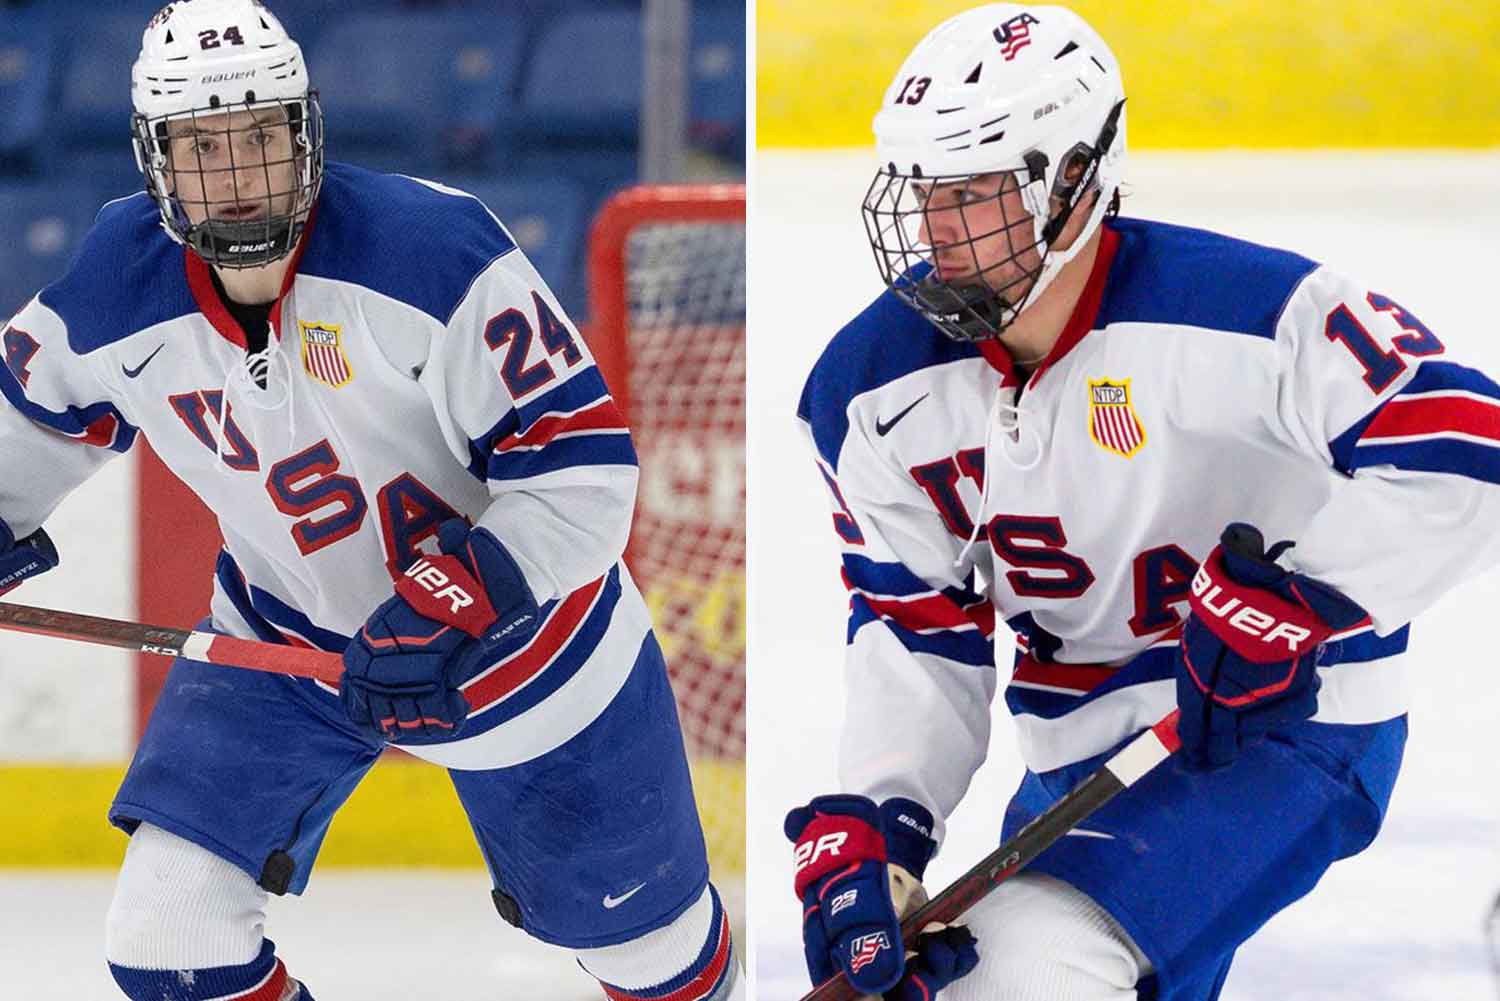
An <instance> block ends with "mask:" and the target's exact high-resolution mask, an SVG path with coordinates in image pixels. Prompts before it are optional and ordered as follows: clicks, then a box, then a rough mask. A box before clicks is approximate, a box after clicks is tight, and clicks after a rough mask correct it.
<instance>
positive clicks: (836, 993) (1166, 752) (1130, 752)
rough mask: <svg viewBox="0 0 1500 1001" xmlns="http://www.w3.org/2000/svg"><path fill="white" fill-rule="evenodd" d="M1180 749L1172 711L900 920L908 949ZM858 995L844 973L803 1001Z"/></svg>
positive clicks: (840, 1000) (848, 1000)
mask: <svg viewBox="0 0 1500 1001" xmlns="http://www.w3.org/2000/svg"><path fill="white" fill-rule="evenodd" d="M1179 746H1181V745H1180V743H1179V741H1178V740H1177V710H1175V709H1174V710H1172V712H1171V714H1170V715H1168V716H1167V717H1165V718H1164V719H1162V720H1161V722H1159V723H1157V724H1156V725H1155V726H1153V727H1152V728H1151V729H1149V730H1147V731H1146V732H1145V733H1143V734H1141V735H1140V736H1139V737H1136V738H1135V739H1134V740H1132V741H1131V742H1130V743H1128V744H1126V745H1125V746H1124V747H1122V748H1120V750H1119V751H1117V752H1116V753H1115V754H1114V755H1113V756H1112V757H1111V758H1110V759H1109V760H1108V761H1106V762H1105V763H1104V764H1103V765H1102V766H1101V767H1100V768H1099V770H1098V771H1096V772H1094V774H1092V775H1090V776H1089V777H1088V778H1086V779H1084V780H1083V781H1082V782H1080V783H1079V784H1078V785H1077V786H1076V787H1075V788H1074V789H1073V790H1072V791H1070V792H1069V793H1068V794H1067V795H1066V796H1064V797H1063V798H1062V799H1060V800H1058V801H1057V802H1056V803H1053V804H1052V805H1051V806H1049V807H1048V808H1047V809H1046V810H1043V811H1042V812H1041V813H1040V814H1038V815H1037V816H1036V817H1035V818H1034V819H1033V820H1032V821H1031V823H1029V824H1027V825H1026V826H1025V827H1023V828H1021V830H1020V831H1018V832H1016V836H1015V837H1013V838H1011V839H1010V840H1009V841H1007V842H1005V844H1003V845H1001V846H1000V847H999V848H996V849H995V850H994V851H992V852H990V853H989V854H988V855H986V856H985V857H984V858H983V859H982V860H981V861H980V863H979V864H978V865H976V866H975V867H974V868H972V869H970V870H969V871H968V872H966V873H964V874H963V875H962V876H960V877H958V879H957V880H955V881H954V882H953V883H951V884H950V885H949V886H948V887H947V888H946V889H944V890H943V891H942V892H941V893H939V894H938V895H937V896H935V897H933V898H932V899H931V900H929V901H928V902H927V903H926V904H925V905H923V906H922V907H920V908H918V909H917V910H916V911H914V912H913V913H912V914H910V915H908V916H907V918H906V920H905V921H903V922H901V941H902V943H903V944H904V945H908V946H909V945H912V944H913V943H914V942H915V941H916V938H917V935H918V934H919V933H920V932H921V931H922V929H923V928H926V927H927V926H928V925H930V924H932V923H933V922H937V923H938V924H951V923H952V922H953V921H954V920H955V919H957V918H958V917H959V916H961V915H962V914H963V913H964V912H965V911H967V910H968V909H969V908H971V907H973V906H974V905H975V904H976V903H978V902H979V901H980V900H982V899H983V898H984V897H986V896H988V895H989V894H990V891H992V890H994V889H995V887H997V886H999V885H1000V884H1001V883H1003V882H1005V881H1006V880H1007V879H1009V878H1010V877H1012V876H1014V875H1015V874H1016V873H1017V872H1019V871H1020V870H1021V869H1022V868H1023V867H1025V866H1026V865H1027V864H1028V863H1029V862H1031V860H1032V859H1034V858H1036V857H1037V856H1038V855H1040V854H1041V853H1042V852H1043V851H1045V850H1046V849H1047V848H1049V847H1051V846H1052V845H1053V844H1054V843H1055V842H1056V841H1058V840H1059V839H1060V838H1061V837H1062V836H1063V835H1065V834H1067V833H1068V832H1069V831H1071V830H1072V829H1073V828H1074V827H1077V826H1078V825H1079V824H1081V823H1083V822H1084V821H1085V820H1086V819H1088V817H1089V816H1090V815H1092V814H1093V813H1094V811H1096V810H1098V809H1099V808H1100V807H1101V806H1103V805H1104V804H1105V803H1108V802H1109V801H1110V800H1112V799H1114V798H1115V796H1116V794H1118V793H1119V792H1121V791H1122V790H1125V789H1128V788H1130V787H1131V786H1132V785H1134V784H1135V782H1136V780H1137V779H1139V778H1140V777H1141V776H1142V775H1145V774H1146V773H1147V772H1149V771H1150V770H1151V769H1153V768H1155V767H1156V766H1157V765H1159V764H1161V763H1162V762H1163V761H1165V760H1166V759H1167V758H1168V757H1169V756H1170V755H1171V754H1172V753H1173V752H1174V751H1176V750H1177V748H1178V747H1179ZM858 997H860V993H859V992H858V991H856V990H855V989H854V988H853V987H851V986H850V985H849V978H848V977H846V976H845V975H844V973H843V971H840V972H839V973H838V975H837V976H834V977H831V978H829V979H828V980H825V981H824V982H823V983H821V984H819V985H818V986H817V987H815V988H813V989H812V991H810V992H809V993H807V994H805V995H804V996H803V997H802V1001H854V999H856V998H858Z"/></svg>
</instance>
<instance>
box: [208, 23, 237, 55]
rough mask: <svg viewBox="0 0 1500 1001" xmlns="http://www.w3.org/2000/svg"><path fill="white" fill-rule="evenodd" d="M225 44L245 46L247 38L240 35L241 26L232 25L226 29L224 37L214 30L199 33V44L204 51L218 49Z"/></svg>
mask: <svg viewBox="0 0 1500 1001" xmlns="http://www.w3.org/2000/svg"><path fill="white" fill-rule="evenodd" d="M224 42H228V43H229V44H230V45H244V44H245V36H244V35H241V34H240V26H239V25H237V24H232V25H230V26H229V27H227V28H225V29H224V34H223V35H222V36H221V35H220V34H219V33H218V32H217V31H214V30H213V29H212V28H210V29H209V30H207V31H200V32H198V44H199V45H200V46H202V47H203V48H204V49H217V48H218V47H219V46H220V45H223V44H224Z"/></svg>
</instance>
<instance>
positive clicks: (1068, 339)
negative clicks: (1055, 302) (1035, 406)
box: [1031, 222, 1120, 386]
mask: <svg viewBox="0 0 1500 1001" xmlns="http://www.w3.org/2000/svg"><path fill="white" fill-rule="evenodd" d="M1099 230H1100V236H1099V251H1098V256H1096V257H1095V258H1094V266H1093V268H1092V269H1090V271H1089V277H1088V282H1087V284H1085V285H1084V287H1083V292H1082V293H1081V294H1080V295H1079V296H1078V301H1077V302H1076V303H1075V304H1074V305H1073V314H1072V315H1071V316H1069V317H1068V323H1067V325H1066V326H1065V327H1063V331H1062V333H1061V334H1059V335H1058V337H1057V340H1056V341H1054V342H1053V343H1052V350H1050V351H1048V352H1047V357H1046V358H1044V359H1042V363H1041V365H1039V366H1037V369H1036V371H1035V372H1033V373H1032V374H1031V385H1033V386H1035V385H1036V384H1037V382H1039V381H1040V380H1041V378H1042V376H1043V375H1045V374H1046V373H1047V370H1048V369H1049V368H1051V367H1052V366H1053V365H1054V364H1056V362H1057V360H1058V359H1059V358H1061V357H1062V356H1063V355H1065V354H1067V353H1068V352H1069V351H1072V350H1073V348H1074V347H1075V346H1077V344H1078V342H1079V341H1081V340H1083V337H1084V335H1085V334H1087V333H1088V332H1089V331H1090V330H1092V329H1094V319H1095V318H1096V317H1097V316H1098V315H1099V306H1100V304H1101V303H1103V302H1104V283H1105V282H1106V281H1108V280H1109V266H1110V265H1111V264H1112V263H1114V259H1115V252H1116V251H1117V250H1119V249H1120V234H1119V233H1116V232H1115V231H1114V230H1113V229H1110V227H1109V223H1108V222H1106V223H1105V224H1104V225H1102V226H1100V227H1099Z"/></svg>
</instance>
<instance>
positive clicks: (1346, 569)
mask: <svg viewBox="0 0 1500 1001" xmlns="http://www.w3.org/2000/svg"><path fill="white" fill-rule="evenodd" d="M1277 341H1278V348H1279V354H1278V358H1279V367H1280V372H1279V377H1278V385H1279V388H1280V400H1279V412H1280V417H1281V421H1282V424H1283V426H1285V427H1286V428H1287V429H1288V431H1289V433H1290V434H1291V436H1292V437H1293V439H1294V440H1296V441H1297V442H1298V443H1299V444H1300V445H1301V446H1302V447H1303V448H1305V449H1306V450H1308V451H1309V452H1311V453H1313V454H1315V455H1317V456H1318V457H1319V458H1321V459H1322V460H1323V461H1324V462H1326V463H1327V464H1328V465H1329V466H1331V467H1332V469H1333V470H1334V471H1336V473H1337V474H1338V475H1336V476H1335V477H1334V480H1333V483H1332V497H1331V498H1330V500H1329V502H1328V503H1327V504H1326V505H1325V506H1324V507H1323V508H1322V509H1321V510H1320V511H1319V512H1318V513H1317V514H1316V515H1315V516H1314V518H1313V520H1312V522H1311V524H1310V525H1309V526H1308V528H1307V529H1306V530H1305V531H1304V533H1303V535H1302V537H1301V538H1299V539H1298V540H1297V545H1296V547H1295V548H1294V549H1293V550H1292V551H1291V553H1290V554H1289V557H1288V561H1289V562H1291V563H1293V564H1294V565H1295V566H1296V568H1297V569H1299V570H1302V571H1304V572H1306V573H1308V574H1311V575H1312V576H1314V577H1317V578H1319V579H1322V580H1325V581H1327V582H1328V583H1330V584H1333V585H1334V586H1336V587H1338V588H1340V589H1341V590H1343V591H1344V592H1345V593H1346V594H1348V595H1349V596H1350V597H1351V598H1353V599H1354V600H1355V601H1357V602H1359V603H1360V604H1361V605H1363V606H1364V607H1365V608H1366V609H1367V610H1368V611H1369V612H1370V616H1371V619H1372V620H1373V621H1374V623H1375V626H1376V630H1377V632H1379V633H1380V634H1382V635H1384V634H1387V633H1390V632H1392V631H1394V630H1395V629H1397V628H1399V627H1400V626H1402V625H1404V624H1406V623H1407V622H1410V621H1411V620H1412V618H1414V617H1415V616H1416V615H1417V614H1419V613H1420V612H1421V611H1423V610H1424V609H1426V608H1427V607H1429V606H1431V605H1432V604H1433V603H1435V602H1436V601H1437V600H1438V598H1439V597H1441V596H1442V595H1443V594H1445V593H1447V592H1448V591H1449V590H1451V589H1452V588H1453V587H1454V586H1456V585H1457V584H1459V583H1461V582H1462V581H1464V580H1466V579H1468V578H1470V577H1473V576H1475V575H1477V574H1478V573H1480V572H1482V571H1484V570H1486V569H1488V568H1490V567H1492V566H1494V565H1495V564H1496V563H1497V562H1500V531H1497V528H1500V384H1497V383H1496V382H1495V380H1494V379H1492V378H1491V377H1490V376H1489V375H1487V374H1486V373H1484V372H1482V371H1480V370H1479V369H1477V368H1474V367H1472V366H1470V365H1467V364H1465V363H1464V362H1463V361H1461V360H1459V359H1458V358H1456V357H1454V353H1453V352H1450V351H1449V349H1448V346H1447V345H1445V344H1444V343H1443V341H1442V340H1441V339H1440V338H1439V337H1438V335H1437V334H1435V333H1434V332H1433V331H1431V330H1429V329H1428V328H1427V327H1426V326H1425V325H1424V324H1423V323H1422V321H1421V320H1419V319H1418V318H1417V317H1416V316H1415V315H1413V314H1412V313H1411V312H1410V311H1408V310H1407V309H1406V308H1405V307H1403V306H1402V305H1401V304H1399V303H1398V302H1396V301H1395V300H1393V299H1390V298H1389V297H1387V296H1385V295H1383V294H1381V293H1378V292H1373V291H1370V290H1368V289H1365V288H1363V287H1361V286H1359V285H1357V284H1356V283H1354V282H1351V281H1349V280H1348V279H1345V278H1343V277H1341V276H1339V275H1337V274H1336V273H1333V272H1330V271H1328V270H1327V269H1319V270H1318V271H1316V272H1314V273H1313V274H1312V275H1311V276H1309V278H1308V279H1307V281H1305V282H1304V283H1303V285H1302V286H1301V287H1300V288H1299V289H1298V290H1297V292H1296V294H1295V295H1294V296H1293V297H1292V299H1291V301H1290V302H1289V303H1288V304H1287V308H1286V309H1285V310H1284V312H1283V316H1282V320H1281V323H1280V324H1279V326H1278V330H1277Z"/></svg>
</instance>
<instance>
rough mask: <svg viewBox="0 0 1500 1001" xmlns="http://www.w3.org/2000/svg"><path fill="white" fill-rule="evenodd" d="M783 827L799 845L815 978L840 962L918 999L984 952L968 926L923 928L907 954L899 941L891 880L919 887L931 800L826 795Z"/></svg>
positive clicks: (864, 982)
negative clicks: (927, 802) (915, 945)
mask: <svg viewBox="0 0 1500 1001" xmlns="http://www.w3.org/2000/svg"><path fill="white" fill-rule="evenodd" d="M785 830H786V835H787V837H788V838H790V839H791V840H792V841H793V842H794V843H795V844H796V846H797V848H796V854H795V866H796V876H795V889H796V892H797V897H798V899H799V900H801V901H802V944H803V949H804V952H805V954H806V959H807V972H808V974H809V975H810V976H811V977H812V982H813V983H814V984H820V983H822V982H823V981H825V980H828V979H829V978H830V977H832V976H834V975H835V974H836V973H838V971H839V970H842V971H844V973H845V974H847V975H848V977H849V982H850V984H852V985H853V986H854V987H855V989H857V990H858V991H859V992H860V993H861V994H884V995H885V996H886V997H887V998H889V999H892V1001H918V999H929V998H930V997H931V996H932V995H933V994H935V993H936V992H937V991H938V990H939V989H941V988H942V987H945V986H947V985H948V984H950V983H952V982H953V981H954V980H956V979H958V978H959V977H961V976H963V975H964V974H965V973H968V972H969V971H970V970H972V969H973V968H974V965H975V964H976V963H978V962H979V954H978V953H977V952H976V951H975V948H974V938H973V936H972V935H970V934H969V933H968V931H967V929H963V928H945V929H941V930H939V931H937V932H935V933H933V934H929V935H924V936H923V937H922V939H920V940H919V943H918V950H917V952H916V954H915V955H914V956H913V957H912V958H911V959H910V960H908V959H907V957H906V955H905V953H904V950H903V948H902V945H901V917H902V911H903V910H904V908H903V906H902V905H903V904H904V903H905V900H904V899H903V900H900V901H898V900H896V899H895V896H893V892H892V890H893V887H894V888H896V890H897V893H898V895H899V896H901V897H902V898H906V897H908V896H909V895H911V894H920V893H921V885H920V884H921V879H922V873H923V871H924V870H925V869H926V868H927V863H928V861H929V860H930V859H931V858H932V854H933V852H934V851H935V850H936V849H937V843H936V842H934V841H933V840H932V838H931V836H930V834H929V832H930V831H931V830H932V814H930V813H929V812H928V811H927V810H926V809H925V808H923V807H922V806H920V805H918V804H916V803H913V802H912V801H910V800H906V799H889V800H886V801H885V802H884V803H882V804H881V805H880V806H879V807H877V806H876V805H875V804H874V803H873V802H872V801H871V800H869V799H867V798H865V797H864V796H847V795H836V796H819V797H817V798H816V799H814V800H813V801H812V802H811V803H809V804H808V805H807V806H802V807H798V808H797V809H795V810H793V811H791V813H789V814H787V818H786V825H785ZM920 902H921V900H920V899H917V900H915V901H914V903H920Z"/></svg>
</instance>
